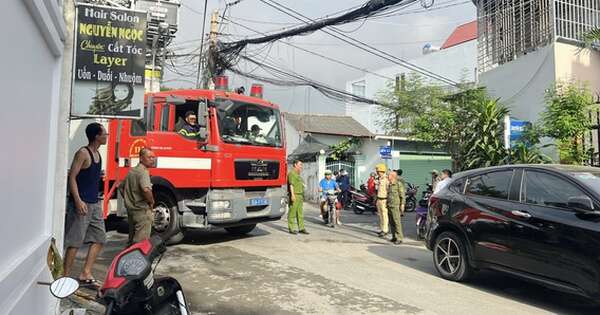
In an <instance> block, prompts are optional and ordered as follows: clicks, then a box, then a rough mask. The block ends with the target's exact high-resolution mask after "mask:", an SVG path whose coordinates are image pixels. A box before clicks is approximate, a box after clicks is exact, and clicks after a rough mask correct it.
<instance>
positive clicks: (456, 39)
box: [442, 21, 477, 49]
mask: <svg viewBox="0 0 600 315" xmlns="http://www.w3.org/2000/svg"><path fill="white" fill-rule="evenodd" d="M474 39H477V21H473V22H470V23H467V24H463V25H461V26H459V27H457V28H456V29H455V30H454V32H452V34H450V37H448V39H446V42H445V43H444V44H443V45H442V49H446V48H450V47H453V46H457V45H460V44H462V43H465V42H468V41H472V40H474Z"/></svg>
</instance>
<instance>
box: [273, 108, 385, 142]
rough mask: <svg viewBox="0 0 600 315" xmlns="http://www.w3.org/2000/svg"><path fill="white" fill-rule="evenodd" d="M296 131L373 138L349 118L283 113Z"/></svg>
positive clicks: (363, 127)
mask: <svg viewBox="0 0 600 315" xmlns="http://www.w3.org/2000/svg"><path fill="white" fill-rule="evenodd" d="M284 117H285V119H286V120H287V121H288V123H289V124H291V125H292V126H293V127H294V128H296V130H298V131H301V132H311V133H319V134H329V135H338V136H354V137H373V136H374V134H372V133H371V132H370V131H369V130H368V129H367V128H366V127H365V126H363V125H361V124H360V123H359V122H358V121H356V120H355V119H354V118H352V117H350V116H341V115H340V116H334V115H318V114H297V113H284Z"/></svg>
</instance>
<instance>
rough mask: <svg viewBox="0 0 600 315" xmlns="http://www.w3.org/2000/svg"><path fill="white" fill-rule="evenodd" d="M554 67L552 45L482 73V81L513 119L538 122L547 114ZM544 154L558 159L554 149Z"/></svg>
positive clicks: (553, 80) (554, 74)
mask: <svg viewBox="0 0 600 315" xmlns="http://www.w3.org/2000/svg"><path fill="white" fill-rule="evenodd" d="M555 66H556V59H555V54H554V45H549V46H546V47H543V48H540V49H538V50H537V51H534V52H530V53H528V54H527V55H524V56H521V57H519V58H517V59H516V60H513V61H511V62H509V63H506V64H504V65H501V66H499V67H497V68H494V69H492V70H490V71H487V72H485V73H483V74H481V75H480V77H479V79H480V81H479V82H480V85H481V86H485V87H486V88H487V90H488V92H489V93H490V95H491V96H494V97H498V98H500V102H502V103H503V104H505V105H507V106H508V107H509V108H510V110H511V116H513V117H514V118H516V119H521V120H527V121H531V122H534V123H535V122H537V121H538V120H539V118H540V113H542V112H543V111H544V107H545V104H544V94H545V92H546V90H547V89H548V88H550V87H551V86H552V84H553V83H554V82H555V80H556V71H555ZM550 141H551V140H550V139H545V140H544V142H545V143H549V142H550ZM544 153H546V154H548V155H549V156H550V157H552V158H553V159H554V160H557V158H558V155H557V153H556V150H555V149H553V148H548V149H546V150H545V152H544Z"/></svg>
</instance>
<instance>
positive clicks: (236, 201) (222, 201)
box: [182, 186, 287, 228]
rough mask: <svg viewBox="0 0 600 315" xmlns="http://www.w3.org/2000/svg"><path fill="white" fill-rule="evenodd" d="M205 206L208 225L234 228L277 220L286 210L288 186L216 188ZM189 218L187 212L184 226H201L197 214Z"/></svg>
mask: <svg viewBox="0 0 600 315" xmlns="http://www.w3.org/2000/svg"><path fill="white" fill-rule="evenodd" d="M205 207H206V208H205V209H206V210H205V211H206V212H205V214H206V216H205V220H206V221H205V222H206V224H207V225H209V226H219V227H232V226H240V225H249V224H256V223H260V222H266V221H272V220H277V219H279V218H281V216H282V215H283V214H284V213H285V211H286V210H287V189H286V186H282V187H273V188H267V189H266V190H260V191H251V190H244V189H214V190H211V191H209V192H208V195H207V197H206V203H205ZM189 219H191V218H189ZM189 219H188V220H186V218H185V213H184V220H183V222H182V225H183V227H184V228H195V227H198V219H199V218H198V217H196V218H195V220H189Z"/></svg>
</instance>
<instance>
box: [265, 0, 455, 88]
mask: <svg viewBox="0 0 600 315" xmlns="http://www.w3.org/2000/svg"><path fill="white" fill-rule="evenodd" d="M259 1H261V2H262V3H264V4H266V5H268V6H270V7H272V8H274V9H276V10H277V11H280V12H282V13H284V14H286V15H288V16H291V17H293V18H295V19H297V20H299V21H302V22H304V23H305V24H309V22H308V21H311V22H313V23H314V22H315V21H314V20H312V19H311V18H309V17H307V16H305V15H303V14H301V13H299V12H297V11H295V10H294V9H291V8H288V7H286V6H284V5H281V4H280V3H278V2H276V1H274V0H259ZM413 2H416V0H410V2H409V3H407V4H404V5H409V4H411V3H413ZM286 10H287V11H286ZM288 11H289V12H293V14H292V13H289V12H288ZM298 16H301V17H302V18H299V17H298ZM303 18H304V19H306V20H308V21H306V20H304V19H303ZM330 29H332V31H333V33H336V34H338V35H336V34H333V33H332V32H330V31H328V30H325V29H323V28H321V29H319V30H320V31H322V32H324V33H326V34H328V35H330V36H333V37H335V38H337V39H339V40H341V41H344V42H346V43H348V44H350V45H352V46H354V47H357V48H359V49H361V50H363V51H366V52H368V53H370V54H373V55H375V56H378V57H380V58H382V59H385V60H388V61H390V62H393V63H395V64H398V65H400V66H403V67H405V68H408V69H410V70H413V71H415V72H419V73H421V74H423V75H425V76H427V77H429V78H432V79H435V80H438V81H441V82H444V83H446V84H449V85H452V86H458V85H459V84H458V83H457V82H455V81H454V80H452V79H449V78H446V77H444V76H442V75H439V74H436V73H434V72H432V71H429V70H427V69H425V68H423V67H420V66H418V65H415V64H412V63H410V62H408V61H406V60H404V59H401V58H398V57H396V56H393V55H391V54H389V53H387V52H385V51H382V50H380V49H378V48H376V47H373V46H371V45H368V44H366V43H364V42H362V41H360V40H357V39H355V38H352V37H350V36H348V35H345V34H343V33H341V32H339V31H338V30H336V28H333V27H332V28H330Z"/></svg>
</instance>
